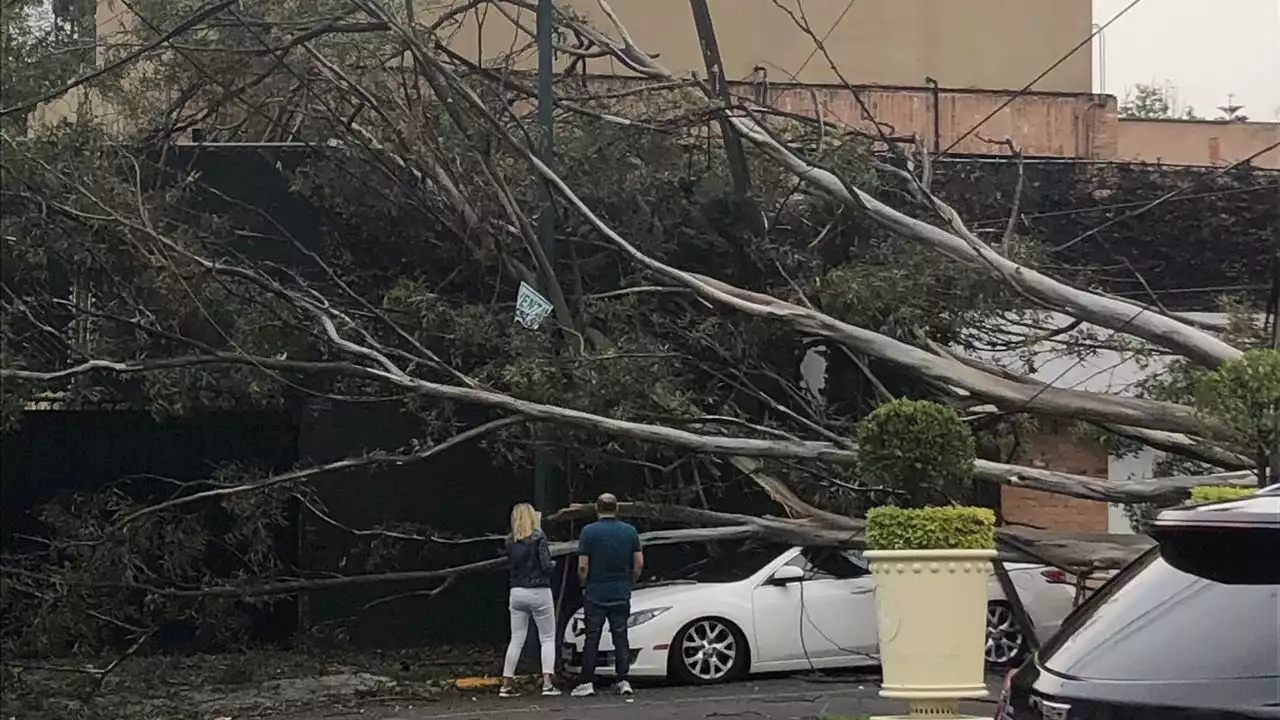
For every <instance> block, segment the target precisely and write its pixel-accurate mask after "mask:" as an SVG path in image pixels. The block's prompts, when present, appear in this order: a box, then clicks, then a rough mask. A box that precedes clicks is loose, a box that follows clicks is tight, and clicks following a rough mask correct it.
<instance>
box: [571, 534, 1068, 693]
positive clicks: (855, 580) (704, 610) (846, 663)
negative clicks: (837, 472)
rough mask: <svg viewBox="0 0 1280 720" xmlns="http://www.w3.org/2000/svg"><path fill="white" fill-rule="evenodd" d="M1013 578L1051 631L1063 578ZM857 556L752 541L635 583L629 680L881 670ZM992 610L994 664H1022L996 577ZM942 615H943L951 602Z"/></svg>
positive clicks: (575, 655)
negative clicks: (675, 576) (681, 572)
mask: <svg viewBox="0 0 1280 720" xmlns="http://www.w3.org/2000/svg"><path fill="white" fill-rule="evenodd" d="M1007 567H1008V569H1009V575H1010V578H1011V579H1012V580H1013V582H1014V585H1015V587H1017V588H1018V594H1019V596H1020V597H1021V598H1022V602H1023V605H1024V607H1025V608H1026V610H1027V613H1028V614H1029V615H1030V616H1031V620H1032V623H1033V625H1034V626H1035V632H1036V636H1037V637H1038V638H1041V639H1044V638H1047V637H1048V636H1050V635H1052V634H1053V633H1054V632H1055V631H1056V630H1057V629H1058V626H1059V625H1060V624H1061V623H1062V620H1063V618H1065V617H1066V615H1067V613H1069V612H1070V611H1071V609H1072V607H1073V601H1074V595H1075V592H1074V589H1073V588H1072V586H1071V585H1070V584H1069V583H1067V582H1064V577H1063V575H1062V573H1061V572H1060V571H1057V570H1052V569H1048V568H1045V566H1042V565H1024V564H1019V563H1009V564H1008V565H1007ZM873 590H874V587H873V583H872V579H871V575H870V573H869V570H868V566H867V561H866V560H865V559H864V558H863V557H862V554H861V553H860V552H858V551H856V550H840V549H836V548H799V547H795V548H790V549H782V548H780V547H779V546H777V545H761V544H756V543H749V544H746V545H743V546H742V547H739V548H737V549H735V550H732V551H729V552H726V553H724V554H722V555H720V556H719V557H716V558H712V559H710V560H708V561H704V562H703V563H700V564H698V565H697V566H695V567H694V568H693V569H692V571H691V572H689V573H687V574H686V578H685V579H682V580H677V581H674V582H668V583H662V584H659V585H657V586H649V587H644V586H641V587H638V588H636V590H635V591H634V592H633V593H632V596H631V617H630V621H629V622H628V628H629V630H628V642H629V644H630V646H631V676H632V677H655V678H670V679H672V680H676V681H679V682H683V683H687V684H695V685H705V684H711V683H719V682H726V681H731V680H735V679H738V678H741V677H743V676H745V675H747V674H751V673H770V672H791V671H799V670H817V669H828V668H844V667H857V666H864V665H879V664H880V660H879V658H878V657H877V651H878V642H877V639H876V609H875V595H874V592H873ZM989 596H990V598H991V603H990V605H989V606H988V609H987V647H986V656H987V660H988V662H990V663H992V664H995V665H1010V664H1013V663H1015V662H1018V661H1019V660H1021V658H1022V656H1023V655H1024V654H1025V652H1026V650H1027V642H1026V639H1025V638H1024V637H1023V635H1022V633H1021V631H1019V629H1018V627H1017V623H1016V622H1014V618H1013V613H1012V611H1011V610H1010V607H1009V605H1008V604H1007V603H1006V602H1005V599H1004V598H1005V595H1004V593H1003V591H1002V590H1001V588H1000V583H999V582H998V580H997V579H996V577H995V575H994V574H993V575H992V577H991V582H990V589H989ZM938 612H941V613H945V612H947V607H946V598H939V599H938ZM585 635H586V631H585V623H584V620H583V614H582V611H581V610H579V611H578V612H577V613H576V614H574V616H573V617H572V618H570V620H569V623H568V624H567V625H566V627H565V634H564V646H563V647H564V658H565V664H566V665H567V669H568V670H570V671H571V672H579V671H580V670H581V664H582V647H583V644H584V642H585ZM613 658H614V656H613V643H612V641H611V640H610V637H609V629H608V627H607V626H606V627H605V628H604V629H603V632H602V633H601V638H600V654H599V662H598V668H597V672H598V673H599V674H600V675H602V676H606V677H607V676H609V675H612V674H613V672H614V670H613Z"/></svg>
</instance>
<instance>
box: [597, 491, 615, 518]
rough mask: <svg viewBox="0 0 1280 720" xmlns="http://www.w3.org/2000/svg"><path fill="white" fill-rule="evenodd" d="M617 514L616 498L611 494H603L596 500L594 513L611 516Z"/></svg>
mask: <svg viewBox="0 0 1280 720" xmlns="http://www.w3.org/2000/svg"><path fill="white" fill-rule="evenodd" d="M616 512H618V498H617V496H615V495H614V494H613V493H604V494H602V495H601V496H600V497H598V498H596V513H598V514H603V515H613V514H614V513H616Z"/></svg>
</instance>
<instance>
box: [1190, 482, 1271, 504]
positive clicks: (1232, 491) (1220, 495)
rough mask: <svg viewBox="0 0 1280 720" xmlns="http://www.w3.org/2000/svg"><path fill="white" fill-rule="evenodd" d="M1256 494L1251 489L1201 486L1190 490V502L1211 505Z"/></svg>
mask: <svg viewBox="0 0 1280 720" xmlns="http://www.w3.org/2000/svg"><path fill="white" fill-rule="evenodd" d="M1255 492H1257V491H1256V490H1254V489H1252V488H1242V487H1231V486H1230V485H1203V486H1201V487H1193V488H1191V502H1193V503H1211V502H1220V501H1222V500H1235V499H1236V498H1242V497H1248V496H1249V495H1252V494H1253V493H1255Z"/></svg>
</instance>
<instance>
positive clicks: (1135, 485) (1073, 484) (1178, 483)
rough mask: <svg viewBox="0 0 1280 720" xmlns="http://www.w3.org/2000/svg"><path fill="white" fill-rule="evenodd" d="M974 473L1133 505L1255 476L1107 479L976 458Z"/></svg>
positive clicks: (1239, 483) (1240, 483) (1252, 481)
mask: <svg viewBox="0 0 1280 720" xmlns="http://www.w3.org/2000/svg"><path fill="white" fill-rule="evenodd" d="M974 475H975V476H976V477H979V478H982V479H983V480H990V481H992V482H996V483H999V484H1001V485H1008V486H1009V487H1021V488H1027V489H1030V490H1039V491H1041V492H1047V493H1052V494H1054V495H1067V496H1070V497H1076V498H1081V499H1084V500H1097V501H1099V502H1107V503H1116V504H1120V505H1132V504H1137V503H1167V502H1169V503H1176V502H1178V501H1180V500H1183V499H1185V498H1186V497H1187V496H1188V495H1189V494H1190V493H1191V488H1195V487H1204V486H1207V485H1230V486H1233V487H1254V486H1256V485H1257V476H1255V475H1254V474H1253V473H1252V472H1250V471H1248V470H1238V471H1235V472H1226V473H1218V474H1215V475H1179V476H1174V477H1162V478H1152V479H1150V480H1106V479H1102V478H1090V477H1086V476H1084V475H1073V474H1070V473H1059V472H1055V471H1053V470H1044V469H1040V468H1028V467H1023V466H1020V465H1006V464H1004V463H996V462H990V461H988V460H977V461H975V462H974Z"/></svg>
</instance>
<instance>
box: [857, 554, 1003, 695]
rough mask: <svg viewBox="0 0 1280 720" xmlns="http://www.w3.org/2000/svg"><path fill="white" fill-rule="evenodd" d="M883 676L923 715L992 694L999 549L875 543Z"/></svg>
mask: <svg viewBox="0 0 1280 720" xmlns="http://www.w3.org/2000/svg"><path fill="white" fill-rule="evenodd" d="M865 556H866V557H867V559H868V560H870V561H871V574H872V576H873V577H874V578H875V585H876V590H875V592H876V621H877V630H878V633H879V636H880V662H881V667H882V670H883V673H884V683H883V685H882V687H881V690H880V696H881V697H886V698H899V699H903V700H908V701H911V705H912V709H913V712H915V713H918V714H919V715H921V716H926V717H927V716H935V717H936V716H946V714H947V713H948V712H949V713H955V712H956V710H955V708H956V704H957V701H959V700H960V699H963V698H980V697H985V696H986V695H987V686H986V682H985V680H984V670H985V668H984V660H983V649H984V646H985V645H986V632H987V621H986V617H987V580H988V578H989V577H990V576H991V561H992V560H993V559H995V557H996V552H995V551H994V550H869V551H867V552H866V553H865Z"/></svg>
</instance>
